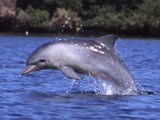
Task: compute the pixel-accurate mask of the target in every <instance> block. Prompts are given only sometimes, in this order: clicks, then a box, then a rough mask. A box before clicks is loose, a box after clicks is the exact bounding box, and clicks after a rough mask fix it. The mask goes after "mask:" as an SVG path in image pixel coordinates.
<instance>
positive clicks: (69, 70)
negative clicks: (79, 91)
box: [59, 67, 81, 80]
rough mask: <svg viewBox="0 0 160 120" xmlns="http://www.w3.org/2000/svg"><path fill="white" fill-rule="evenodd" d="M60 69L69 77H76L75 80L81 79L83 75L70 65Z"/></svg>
mask: <svg viewBox="0 0 160 120" xmlns="http://www.w3.org/2000/svg"><path fill="white" fill-rule="evenodd" d="M59 70H60V71H61V72H62V73H63V74H64V75H66V76H67V77H69V78H71V79H74V80H80V79H81V77H80V76H79V75H78V74H77V73H76V72H75V71H74V70H73V69H72V68H70V67H61V68H59Z"/></svg>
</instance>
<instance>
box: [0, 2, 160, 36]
mask: <svg viewBox="0 0 160 120" xmlns="http://www.w3.org/2000/svg"><path fill="white" fill-rule="evenodd" d="M14 1H16V0H14ZM14 3H15V4H16V5H12V6H15V10H16V14H15V16H14V19H13V20H14V21H12V23H10V24H9V25H11V26H12V29H13V30H15V29H16V30H19V31H22V30H30V31H35V32H55V31H61V30H63V31H76V32H77V31H79V32H82V31H83V30H93V31H98V32H100V31H103V32H105V33H108V32H112V33H120V34H127V35H143V36H144V35H148V36H160V7H159V6H160V0H116V1H113V0H32V1H29V0H17V1H16V2H14ZM5 5H6V3H5ZM0 7H1V8H2V6H0ZM1 8H0V9H1ZM12 10H13V11H14V9H13V8H12ZM6 18H7V17H6ZM3 22H4V20H3ZM1 25H4V24H3V23H2V22H1V19H0V26H1ZM82 26H83V27H82ZM1 28H4V27H1ZM5 28H6V26H5ZM97 29H98V30H97Z"/></svg>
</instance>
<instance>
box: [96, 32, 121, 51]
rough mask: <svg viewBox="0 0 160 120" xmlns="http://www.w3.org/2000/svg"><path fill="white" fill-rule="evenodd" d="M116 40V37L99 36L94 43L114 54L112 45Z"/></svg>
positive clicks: (112, 35) (110, 35) (111, 35)
mask: <svg viewBox="0 0 160 120" xmlns="http://www.w3.org/2000/svg"><path fill="white" fill-rule="evenodd" d="M117 38H118V36H117V35H114V34H109V35H104V36H101V37H99V38H97V39H96V40H95V41H96V42H99V43H101V44H103V45H104V46H105V47H106V48H107V49H108V50H110V51H112V52H113V53H114V52H115V50H114V44H115V41H116V39H117Z"/></svg>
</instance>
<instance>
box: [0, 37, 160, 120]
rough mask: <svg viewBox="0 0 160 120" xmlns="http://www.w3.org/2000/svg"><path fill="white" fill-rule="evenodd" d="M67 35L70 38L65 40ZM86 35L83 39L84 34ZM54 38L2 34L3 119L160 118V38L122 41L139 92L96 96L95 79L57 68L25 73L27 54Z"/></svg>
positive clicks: (120, 50) (121, 52)
mask: <svg viewBox="0 0 160 120" xmlns="http://www.w3.org/2000/svg"><path fill="white" fill-rule="evenodd" d="M62 39H66V38H62ZM81 39H84V38H81ZM54 40H56V38H54V37H23V36H0V58H1V60H0V91H1V94H0V111H1V112H0V119H2V120H12V119H15V120H21V119H22V120H24V119H26V120H44V119H69V120H75V119H87V120H88V119H95V120H98V119H104V120H106V119H117V120H120V119H145V120H147V119H148V120H150V119H159V118H160V113H159V111H160V107H159V106H160V96H159V94H160V72H159V69H160V52H159V51H160V41H159V40H158V39H138V38H137V39H136V38H134V39H132V38H130V39H121V40H118V41H117V42H116V51H117V53H118V54H119V55H120V56H121V58H122V59H123V60H124V61H125V63H126V64H127V66H128V68H129V70H130V72H131V74H132V75H133V77H134V79H135V81H136V85H137V86H138V88H139V89H140V91H151V93H152V92H154V93H156V94H150V95H148V93H146V94H145V93H144V94H143V95H133V96H106V95H101V94H94V92H93V91H94V90H95V89H96V88H95V84H94V83H93V78H91V77H88V76H84V80H82V81H78V82H73V81H71V80H69V79H68V78H66V77H65V76H64V75H62V74H61V73H60V72H59V71H57V70H54V71H53V70H43V71H39V72H33V73H30V74H28V75H25V76H20V75H19V74H20V72H21V70H22V69H23V68H24V67H25V62H26V59H27V57H28V55H29V54H30V53H31V52H32V51H33V50H34V49H35V48H37V47H38V46H40V45H41V44H43V43H46V42H48V41H54Z"/></svg>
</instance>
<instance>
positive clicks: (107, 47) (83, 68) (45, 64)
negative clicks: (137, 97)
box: [21, 34, 137, 94]
mask: <svg viewBox="0 0 160 120" xmlns="http://www.w3.org/2000/svg"><path fill="white" fill-rule="evenodd" d="M117 38H118V36H117V35H114V34H109V35H105V36H102V37H99V38H96V39H95V40H78V39H71V40H65V41H63V40H61V41H54V42H49V43H46V44H44V45H42V46H40V47H39V48H37V49H36V50H34V51H33V52H32V53H31V55H30V56H29V58H28V60H27V63H26V65H27V67H26V68H25V69H24V70H22V72H21V74H26V73H29V72H32V71H38V70H42V69H48V68H53V69H58V70H60V71H61V72H62V73H63V74H64V75H65V76H67V77H68V78H71V79H74V80H80V79H82V78H81V76H80V75H79V73H82V74H88V75H90V76H94V77H96V78H98V79H101V80H107V81H108V82H109V83H111V84H113V85H115V86H116V87H117V88H116V89H117V93H122V94H123V93H124V92H126V91H127V92H128V91H129V93H127V94H133V93H136V92H137V87H136V85H135V82H134V80H133V78H132V76H131V74H130V72H129V71H128V69H127V67H126V66H125V64H124V63H123V61H122V60H121V59H120V58H119V57H118V55H117V54H116V53H115V50H114V44H115V41H116V39H117Z"/></svg>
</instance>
